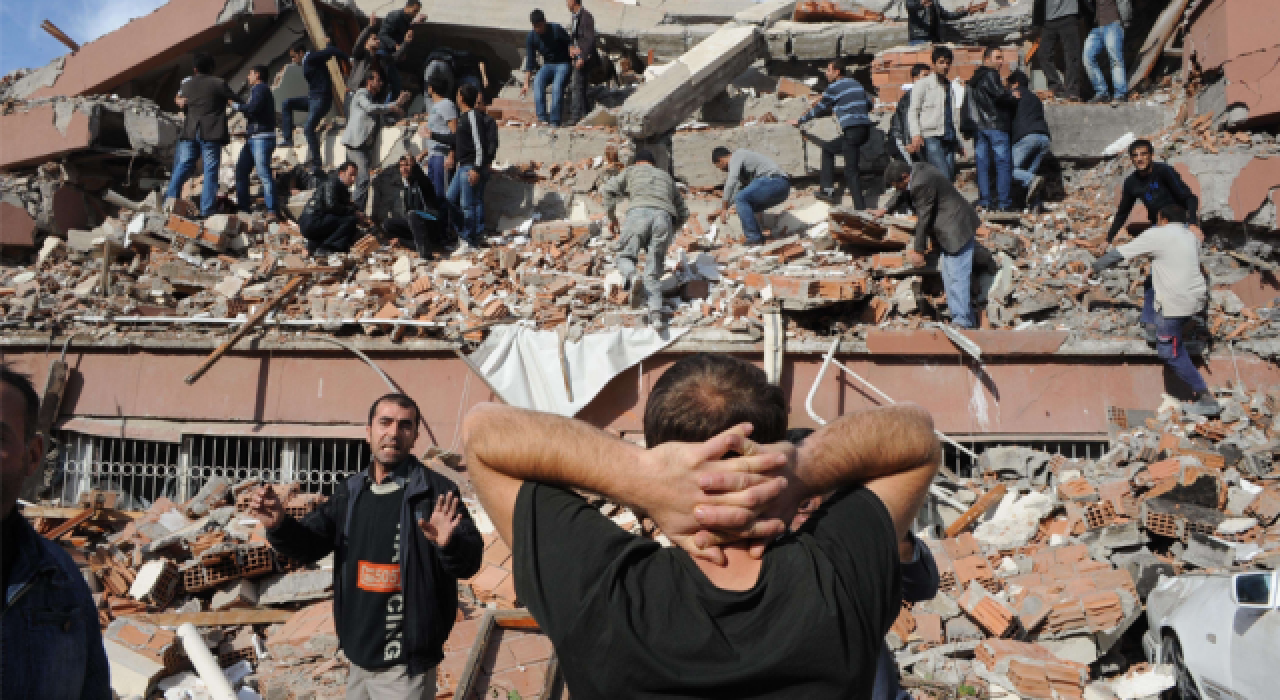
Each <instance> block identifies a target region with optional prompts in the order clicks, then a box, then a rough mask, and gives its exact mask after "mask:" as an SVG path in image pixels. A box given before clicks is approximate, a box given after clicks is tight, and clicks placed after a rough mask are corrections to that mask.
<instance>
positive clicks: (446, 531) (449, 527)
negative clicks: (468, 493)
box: [418, 492, 462, 549]
mask: <svg viewBox="0 0 1280 700" xmlns="http://www.w3.org/2000/svg"><path fill="white" fill-rule="evenodd" d="M460 522H462V514H461V513H459V512H458V497H457V496H455V495H453V493H452V492H450V493H447V494H444V495H441V496H437V497H436V507H435V509H434V510H432V511H431V519H430V520H424V519H422V518H419V519H418V527H420V528H422V534H424V535H426V536H427V539H428V540H429V541H430V542H431V544H434V545H435V546H437V547H440V548H442V549H443V548H444V547H448V546H449V540H450V539H451V538H452V537H453V531H454V529H456V528H457V527H458V523H460Z"/></svg>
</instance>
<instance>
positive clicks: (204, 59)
mask: <svg viewBox="0 0 1280 700" xmlns="http://www.w3.org/2000/svg"><path fill="white" fill-rule="evenodd" d="M191 62H192V63H193V64H195V68H196V72H197V73H199V74H200V75H209V74H210V73H212V72H213V69H214V67H215V66H217V64H216V63H214V61H213V56H210V55H209V54H207V53H204V52H203V51H201V52H200V53H198V54H196V55H195V56H194V57H193V58H192V60H191Z"/></svg>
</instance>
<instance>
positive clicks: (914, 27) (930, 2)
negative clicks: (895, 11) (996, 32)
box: [907, 0, 969, 46]
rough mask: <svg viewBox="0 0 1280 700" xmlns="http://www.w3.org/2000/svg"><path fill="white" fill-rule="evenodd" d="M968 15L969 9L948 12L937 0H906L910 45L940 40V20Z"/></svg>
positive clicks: (951, 19)
mask: <svg viewBox="0 0 1280 700" xmlns="http://www.w3.org/2000/svg"><path fill="white" fill-rule="evenodd" d="M968 16H969V10H967V9H965V10H957V11H955V12H950V11H948V10H947V9H945V8H943V7H942V5H940V4H938V0H907V38H908V39H910V40H911V45H912V46H917V45H920V44H929V43H938V42H941V41H942V22H943V20H946V21H948V22H950V21H954V20H957V19H961V18H963V17H968Z"/></svg>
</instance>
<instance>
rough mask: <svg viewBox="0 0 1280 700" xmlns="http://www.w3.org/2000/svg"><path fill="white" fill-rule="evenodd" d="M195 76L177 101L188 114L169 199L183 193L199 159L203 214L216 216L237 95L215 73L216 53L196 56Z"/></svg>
mask: <svg viewBox="0 0 1280 700" xmlns="http://www.w3.org/2000/svg"><path fill="white" fill-rule="evenodd" d="M194 62H195V75H193V76H191V77H190V78H188V79H186V80H185V81H183V83H182V87H181V88H179V90H178V96H177V97H175V98H174V102H175V103H176V104H177V105H178V107H179V108H180V109H182V110H183V111H184V112H185V113H186V115H187V118H186V120H185V121H184V122H183V123H182V133H181V134H179V139H180V140H179V141H178V148H177V150H176V151H175V152H174V163H173V173H172V175H171V176H170V178H169V189H168V192H167V193H166V194H165V199H166V200H174V199H177V198H178V197H180V196H182V185H183V184H184V183H186V181H187V178H189V177H191V175H192V174H193V173H194V172H195V169H196V161H197V160H199V161H203V162H204V187H203V189H202V190H201V192H200V216H201V217H209V216H213V214H214V213H215V212H214V206H215V205H216V204H217V203H218V170H219V168H220V167H221V165H222V149H223V148H224V147H225V146H226V145H227V144H228V143H230V142H231V131H230V129H228V128H227V105H228V104H233V103H235V102H236V100H237V98H236V94H235V93H234V92H232V91H231V88H230V87H229V86H228V85H227V81H225V80H223V79H222V78H219V77H218V76H216V75H213V69H214V61H213V56H210V55H209V54H207V53H198V54H196V55H195V61H194Z"/></svg>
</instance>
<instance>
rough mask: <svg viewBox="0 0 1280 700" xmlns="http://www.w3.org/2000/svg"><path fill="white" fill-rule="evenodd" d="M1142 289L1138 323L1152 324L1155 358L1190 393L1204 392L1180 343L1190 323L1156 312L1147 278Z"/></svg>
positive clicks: (1152, 293)
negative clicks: (1187, 387) (1154, 332)
mask: <svg viewBox="0 0 1280 700" xmlns="http://www.w3.org/2000/svg"><path fill="white" fill-rule="evenodd" d="M1144 287H1145V289H1144V294H1143V295H1142V296H1143V299H1142V319H1141V320H1142V323H1151V324H1155V327H1156V355H1157V356H1158V357H1159V358H1160V359H1161V360H1164V364H1165V366H1166V367H1168V368H1169V369H1171V370H1173V374H1174V376H1176V377H1177V378H1178V379H1180V380H1182V381H1183V382H1184V383H1185V384H1186V385H1187V386H1189V387H1191V390H1192V391H1195V392H1201V391H1207V390H1208V389H1209V385H1208V384H1206V383H1205V381H1204V376H1202V375H1201V374H1200V370H1198V369H1196V366H1195V364H1193V363H1192V362H1191V356H1190V355H1188V354H1187V349H1186V348H1185V347H1184V346H1183V343H1182V329H1183V328H1184V327H1185V326H1186V324H1187V321H1189V320H1191V319H1190V318H1189V317H1186V316H1183V317H1180V318H1165V316H1164V314H1162V313H1160V312H1159V311H1157V310H1156V290H1155V287H1153V286H1152V285H1151V278H1150V277H1148V278H1147V281H1146V284H1145V285H1144Z"/></svg>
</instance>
